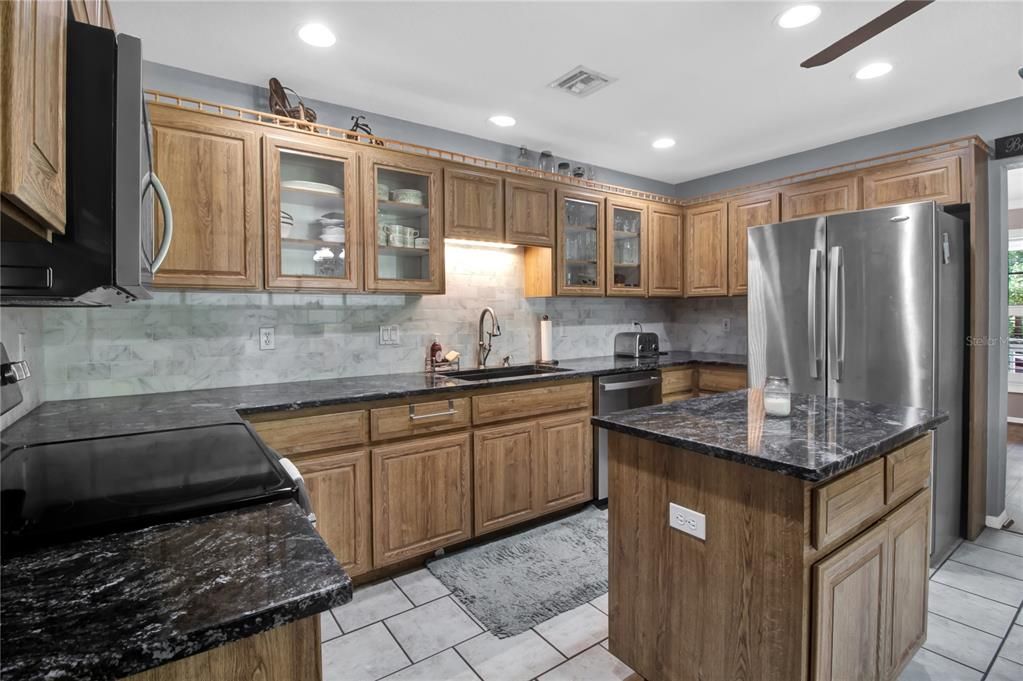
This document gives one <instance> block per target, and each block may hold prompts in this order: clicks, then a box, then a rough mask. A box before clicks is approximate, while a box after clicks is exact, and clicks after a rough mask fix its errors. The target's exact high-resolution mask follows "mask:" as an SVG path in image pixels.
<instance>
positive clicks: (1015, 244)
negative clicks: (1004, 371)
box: [1008, 230, 1023, 383]
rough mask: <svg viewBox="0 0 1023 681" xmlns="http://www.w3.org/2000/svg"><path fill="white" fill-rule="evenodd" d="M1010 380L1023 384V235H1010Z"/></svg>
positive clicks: (1015, 233)
mask: <svg viewBox="0 0 1023 681" xmlns="http://www.w3.org/2000/svg"><path fill="white" fill-rule="evenodd" d="M1008 260H1009V281H1008V286H1009V310H1008V312H1009V338H1008V343H1009V380H1010V381H1012V382H1014V383H1023V234H1020V233H1019V230H1012V231H1011V232H1010V233H1009V257H1008Z"/></svg>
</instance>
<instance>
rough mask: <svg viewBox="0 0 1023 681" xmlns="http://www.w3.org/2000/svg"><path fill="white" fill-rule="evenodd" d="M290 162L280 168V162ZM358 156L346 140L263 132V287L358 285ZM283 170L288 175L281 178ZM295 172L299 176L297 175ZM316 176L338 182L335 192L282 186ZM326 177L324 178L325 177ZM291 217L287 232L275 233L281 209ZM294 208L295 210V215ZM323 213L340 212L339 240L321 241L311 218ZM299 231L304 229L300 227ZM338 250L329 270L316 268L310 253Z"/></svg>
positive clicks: (331, 288)
mask: <svg viewBox="0 0 1023 681" xmlns="http://www.w3.org/2000/svg"><path fill="white" fill-rule="evenodd" d="M285 162H287V164H288V165H289V166H292V165H294V166H296V167H295V168H294V170H292V169H291V168H290V167H289V169H288V172H285V170H284V168H282V165H284V163H285ZM358 163H359V157H358V154H357V152H355V151H354V150H353V149H352V147H351V146H350V145H348V144H344V143H341V142H336V141H333V140H310V139H309V137H308V136H306V135H300V134H297V133H295V134H291V135H289V134H287V133H283V132H282V133H279V134H278V133H275V134H273V135H269V134H268V135H265V136H264V137H263V196H264V198H265V200H266V212H265V213H264V215H266V229H264V230H263V237H264V244H265V253H264V258H265V260H266V287H267V288H268V289H284V290H302V289H318V290H327V291H334V290H342V291H344V290H356V289H359V288H361V286H362V271H361V269H360V263H361V261H362V258H361V247H362V243H361V235H362V230H361V229H360V227H359V222H360V219H361V213H360V212H359V182H358ZM288 174H292V175H296V176H294V177H285V176H286V175H288ZM297 175H301V176H297ZM310 178H316V180H317V181H318V182H319V183H320V184H330V185H333V186H338V188H339V189H341V191H342V193H341V195H340V196H336V195H334V194H332V193H330V192H328V191H326V190H318V189H315V188H305V189H297V188H286V187H284V186H283V185H282V182H285V181H294V180H309V179H310ZM328 179H329V180H330V181H329V182H327V181H326V180H328ZM285 210H286V211H287V212H288V214H289V215H291V216H292V217H293V218H294V221H295V224H294V225H292V226H291V231H290V233H289V236H288V237H287V238H285V237H284V236H283V235H282V233H281V220H280V216H281V212H282V211H285ZM295 213H298V215H295ZM326 213H343V215H344V230H345V237H344V241H343V242H340V243H335V242H326V241H323V240H321V239H320V235H319V234H318V233H317V232H318V231H319V228H317V227H315V223H314V222H313V221H314V220H315V219H317V218H319V217H321V216H322V215H323V214H326ZM302 230H305V231H302ZM323 249H329V250H330V251H331V252H332V253H333V252H335V251H338V250H340V251H341V252H342V253H344V255H345V257H344V258H338V259H337V262H338V263H339V265H338V266H337V267H336V268H335V269H334V270H333V271H330V272H325V273H322V274H321V273H318V272H317V270H316V268H317V267H318V265H317V264H316V262H315V261H314V259H313V255H314V254H316V253H319V252H322V251H323Z"/></svg>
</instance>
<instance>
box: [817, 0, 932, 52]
mask: <svg viewBox="0 0 1023 681" xmlns="http://www.w3.org/2000/svg"><path fill="white" fill-rule="evenodd" d="M932 2H934V0H904V1H903V2H900V3H899V4H897V5H896V6H895V7H892V8H891V9H890V10H888V11H887V12H885V13H884V14H882V15H881V16H879V17H877V18H876V19H873V20H871V21H868V22H867V23H865V24H863V25H862V26H860V27H859V28H857V29H856V30H855V31H853V32H852V33H850V34H849V35H847V36H845V37H844V38H840V39H839V40H836V41H835V42H834V43H832V44H831V45H828V46H827V47H825V48H824V49H823V50H821V51H820V52H818V53H817V54H815V55H813V56H812V57H810V58H809V59H807V60H806V61H804V62H803V63H802V64H800V66H802V67H803V68H804V69H812V68H813V67H815V66H821V65H823V64H827V63H829V62H832V61H834V60H835V59H838V58H839V57H841V56H842V55H843V54H845V53H846V52H848V51H849V50H851V49H853V48H855V47H858V46H860V45H862V44H863V43H865V42H867V41H868V40H870V39H871V38H873V37H874V36H876V35H877V34H878V33H881V32H882V31H886V30H888V29H889V28H891V27H892V26H894V25H895V24H897V23H899V22H900V21H902V20H903V19H905V18H906V17H908V16H910V15H911V14H915V13H917V12H919V11H920V10H922V9H923V8H924V7H927V5H929V4H931V3H932Z"/></svg>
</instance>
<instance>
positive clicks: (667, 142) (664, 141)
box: [651, 137, 675, 149]
mask: <svg viewBox="0 0 1023 681" xmlns="http://www.w3.org/2000/svg"><path fill="white" fill-rule="evenodd" d="M651 146H653V148H654V149H671V148H672V147H673V146H675V140H673V139H672V138H670V137H662V138H660V139H656V140H654V143H653V145H651Z"/></svg>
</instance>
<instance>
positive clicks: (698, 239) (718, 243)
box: [684, 201, 728, 296]
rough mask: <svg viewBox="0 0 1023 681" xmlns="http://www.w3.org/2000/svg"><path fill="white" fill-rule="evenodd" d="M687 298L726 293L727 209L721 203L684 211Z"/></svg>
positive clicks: (724, 204) (717, 202)
mask: <svg viewBox="0 0 1023 681" xmlns="http://www.w3.org/2000/svg"><path fill="white" fill-rule="evenodd" d="M685 219H686V222H685V225H686V227H685V235H686V240H685V248H684V253H685V268H684V269H685V275H686V295H687V296H723V295H726V294H727V293H728V205H727V204H726V203H724V202H722V201H716V202H714V203H708V204H704V205H700V206H694V207H692V208H686V209H685Z"/></svg>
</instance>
